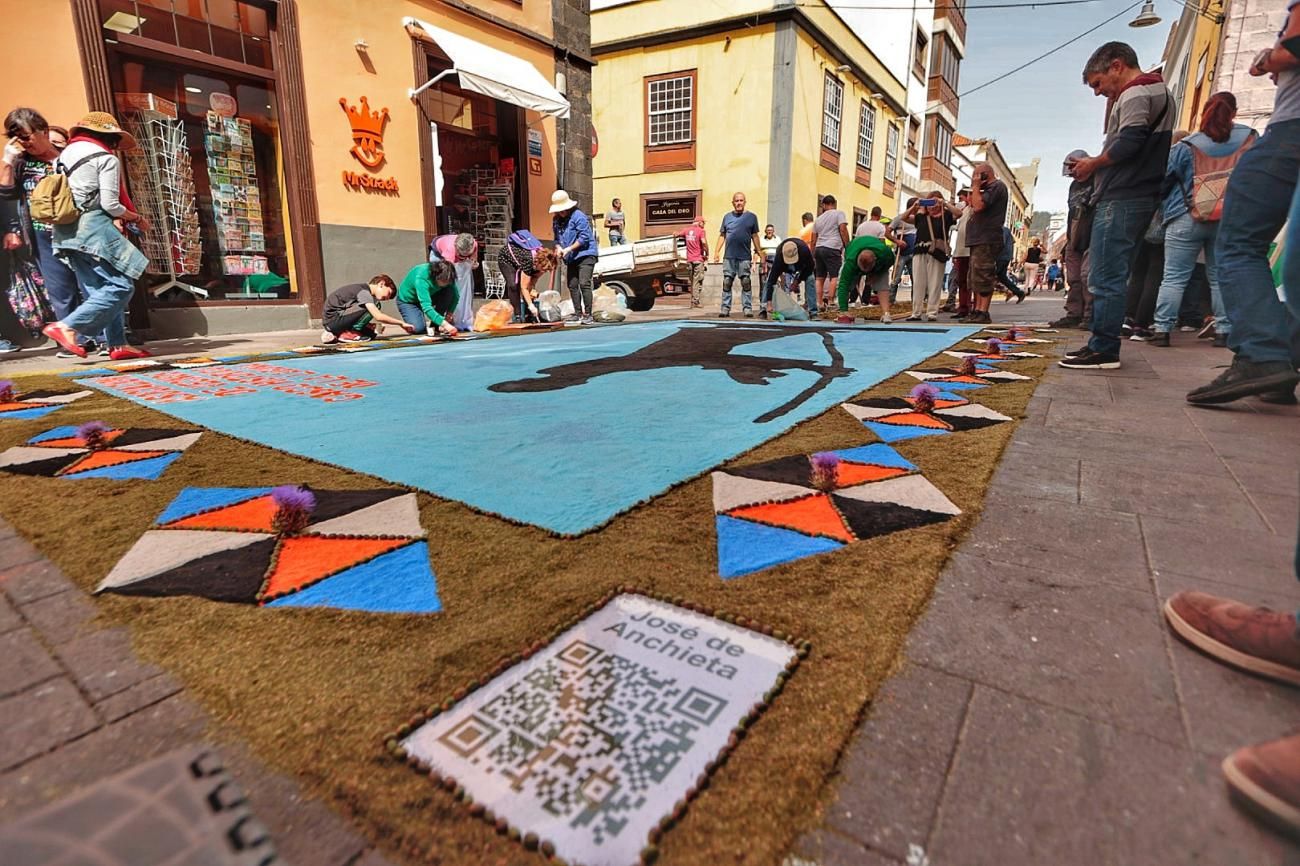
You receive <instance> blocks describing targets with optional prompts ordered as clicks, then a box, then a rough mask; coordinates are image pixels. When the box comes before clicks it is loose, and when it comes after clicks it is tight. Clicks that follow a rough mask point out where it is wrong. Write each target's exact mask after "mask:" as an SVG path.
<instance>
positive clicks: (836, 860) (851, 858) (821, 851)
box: [782, 830, 902, 866]
mask: <svg viewBox="0 0 1300 866" xmlns="http://www.w3.org/2000/svg"><path fill="white" fill-rule="evenodd" d="M901 863H902V861H901V860H895V859H894V858H892V857H887V856H885V855H884V854H881V853H880V852H879V851H873V850H871V849H870V848H867V847H866V846H864V845H862V844H861V843H859V842H855V841H853V840H851V839H846V838H844V837H843V836H841V835H839V834H838V833H835V832H832V831H830V830H814V831H813V832H811V833H808V834H806V835H805V836H803V837H802V838H800V839H799V841H798V842H796V843H795V846H794V851H793V852H792V853H791V856H790V857H788V858H787V859H786V860H785V862H784V863H783V864H782V866H900V864H901Z"/></svg>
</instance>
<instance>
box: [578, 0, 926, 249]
mask: <svg viewBox="0 0 1300 866" xmlns="http://www.w3.org/2000/svg"><path fill="white" fill-rule="evenodd" d="M591 31H592V55H593V56H594V57H595V58H596V60H597V66H596V67H595V68H594V69H593V70H592V94H593V103H592V116H593V121H594V125H595V128H596V131H597V133H598V135H599V140H600V147H599V151H598V153H597V154H596V157H595V159H594V160H593V161H592V173H593V186H594V194H593V198H594V199H595V202H596V206H595V207H594V208H593V209H594V210H595V211H597V212H600V211H602V210H604V209H605V208H607V207H608V205H609V203H610V201H611V200H612V199H614V198H620V199H622V201H623V207H624V212H625V213H626V215H627V234H628V236H629V237H631V238H638V237H647V236H652V235H658V234H665V233H668V232H671V231H674V230H676V229H679V228H681V227H683V226H685V225H687V224H689V223H690V221H691V220H692V219H693V218H694V217H695V216H696V215H697V214H698V215H703V216H704V217H705V218H706V219H707V220H708V225H709V230H710V231H711V232H713V231H716V228H717V226H718V224H719V222H720V220H721V218H722V216H723V215H724V214H725V213H727V212H728V211H729V210H730V209H731V197H732V195H733V194H734V193H735V192H737V191H740V192H744V193H745V194H746V196H747V197H748V199H749V209H750V210H751V211H753V212H754V213H755V214H757V215H758V218H759V222H760V223H772V224H773V225H775V226H776V230H777V232H778V233H779V234H781V235H782V236H785V235H788V234H792V233H797V232H798V230H799V228H800V227H801V222H800V215H801V214H802V213H804V212H805V211H812V212H814V213H816V211H817V201H818V197H819V196H822V195H825V194H828V193H830V194H833V195H834V196H835V197H836V199H837V200H838V202H839V207H840V209H841V210H843V211H844V212H845V213H847V214H851V215H852V216H853V217H854V222H855V224H856V222H857V220H860V219H861V218H863V217H865V216H866V215H867V214H868V213H869V212H870V210H871V208H872V207H873V206H876V205H879V206H880V207H881V208H882V209H883V210H884V211H885V213H886V214H893V213H895V212H896V211H897V192H896V187H897V185H898V183H899V181H900V179H901V164H900V160H901V154H900V152H899V147H900V139H901V138H902V124H903V123H904V121H903V120H902V118H903V117H905V116H906V114H905V112H904V111H903V103H904V99H905V96H906V93H905V89H904V85H903V83H902V82H901V81H899V80H898V79H897V78H896V77H895V76H894V75H893V74H892V73H891V72H890V71H889V70H887V69H886V68H885V66H884V65H883V64H882V63H881V62H880V60H879V59H878V58H877V57H876V56H875V55H874V54H873V53H872V52H871V51H870V50H869V49H868V48H867V46H866V45H865V44H863V42H862V40H861V39H859V38H858V37H857V36H856V35H854V33H853V32H852V31H851V30H850V29H849V28H848V27H847V26H846V25H845V24H844V22H843V21H842V20H841V19H840V17H839V16H838V15H837V14H836V13H835V12H834V11H833V10H831V9H829V8H827V7H826V6H824V5H814V4H800V5H794V4H789V5H784V4H782V5H775V4H773V3H772V2H771V0H766V2H764V0H730V2H728V3H726V4H722V3H708V4H703V3H699V2H696V0H653V2H651V0H594V2H593V3H592V17H591Z"/></svg>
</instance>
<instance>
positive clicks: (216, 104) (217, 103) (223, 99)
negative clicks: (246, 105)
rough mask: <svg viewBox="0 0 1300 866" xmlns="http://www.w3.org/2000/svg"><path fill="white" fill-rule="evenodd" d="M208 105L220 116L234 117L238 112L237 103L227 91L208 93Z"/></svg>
mask: <svg viewBox="0 0 1300 866" xmlns="http://www.w3.org/2000/svg"><path fill="white" fill-rule="evenodd" d="M208 106H209V107H210V108H211V109H212V110H213V111H215V112H216V113H217V114H218V115H219V116H221V117H234V116H235V115H236V114H238V113H239V103H238V102H236V101H235V97H233V96H231V95H230V94H229V93H212V94H209V95H208Z"/></svg>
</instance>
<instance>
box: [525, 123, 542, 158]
mask: <svg viewBox="0 0 1300 866" xmlns="http://www.w3.org/2000/svg"><path fill="white" fill-rule="evenodd" d="M528 155H529V156H536V157H540V156H541V155H542V131H541V130H540V129H530V130H528Z"/></svg>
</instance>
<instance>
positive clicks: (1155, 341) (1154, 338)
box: [1130, 331, 1169, 349]
mask: <svg viewBox="0 0 1300 866" xmlns="http://www.w3.org/2000/svg"><path fill="white" fill-rule="evenodd" d="M1130 339H1133V340H1136V339H1137V337H1131V338H1130ZM1147 345H1148V346H1162V347H1164V348H1166V349H1168V348H1169V332H1168V331H1152V332H1151V336H1149V337H1147Z"/></svg>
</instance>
